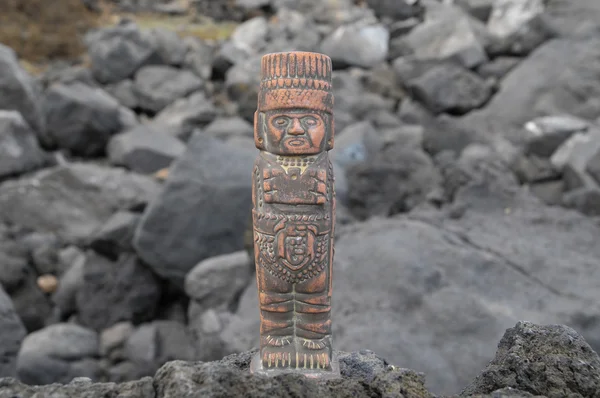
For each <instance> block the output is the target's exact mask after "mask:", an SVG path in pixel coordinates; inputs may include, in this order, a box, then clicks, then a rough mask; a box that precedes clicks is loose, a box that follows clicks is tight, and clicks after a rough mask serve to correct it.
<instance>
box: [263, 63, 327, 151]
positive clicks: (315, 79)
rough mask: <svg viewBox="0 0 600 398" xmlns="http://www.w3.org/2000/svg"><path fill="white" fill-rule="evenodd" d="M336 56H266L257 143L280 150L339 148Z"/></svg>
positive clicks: (264, 148)
mask: <svg viewBox="0 0 600 398" xmlns="http://www.w3.org/2000/svg"><path fill="white" fill-rule="evenodd" d="M331 70H332V68H331V59H330V58H329V57H327V56H326V55H322V54H317V53H308V52H289V53H276V54H267V55H265V56H264V57H263V58H262V79H261V84H260V92H259V95H258V109H257V111H256V113H255V115H254V141H255V144H256V147H257V148H258V149H261V150H265V151H267V152H271V153H274V154H277V155H315V154H318V153H320V152H323V151H328V150H330V149H332V148H333V134H334V133H333V130H334V127H333V126H334V122H333V114H332V112H333V94H332V90H331Z"/></svg>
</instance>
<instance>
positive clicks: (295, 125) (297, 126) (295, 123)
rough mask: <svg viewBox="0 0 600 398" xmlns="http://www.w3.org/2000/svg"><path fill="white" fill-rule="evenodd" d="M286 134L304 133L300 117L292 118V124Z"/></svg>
mask: <svg viewBox="0 0 600 398" xmlns="http://www.w3.org/2000/svg"><path fill="white" fill-rule="evenodd" d="M288 134H293V135H301V134H304V128H302V124H301V123H300V119H297V118H294V119H292V125H291V126H290V128H289V129H288Z"/></svg>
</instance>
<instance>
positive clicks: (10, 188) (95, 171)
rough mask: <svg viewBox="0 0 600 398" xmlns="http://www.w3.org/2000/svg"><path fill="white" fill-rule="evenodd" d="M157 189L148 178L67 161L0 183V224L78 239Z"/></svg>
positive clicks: (140, 202) (152, 180)
mask: <svg viewBox="0 0 600 398" xmlns="http://www.w3.org/2000/svg"><path fill="white" fill-rule="evenodd" d="M159 190H160V185H159V184H158V182H157V181H155V180H154V179H152V178H151V177H146V176H142V175H140V174H136V173H130V172H127V171H125V170H123V169H117V168H110V167H105V166H100V165H96V164H91V163H90V164H88V163H70V164H66V165H62V166H57V167H53V168H49V169H44V170H41V171H38V172H36V173H35V174H32V175H30V176H28V177H27V178H22V179H20V180H9V181H6V182H4V183H2V184H0V220H6V221H8V222H10V223H14V224H17V225H20V226H22V227H25V228H31V229H32V230H34V231H37V232H53V233H56V235H57V236H58V237H59V238H60V239H61V240H62V241H81V240H85V239H87V238H88V237H89V235H90V234H91V233H93V231H95V230H96V229H97V228H98V227H99V226H100V225H102V224H103V223H104V222H105V221H106V220H108V219H109V218H110V217H111V216H112V215H113V213H114V212H115V211H117V210H127V209H133V208H136V207H139V206H140V205H145V204H146V203H148V202H149V201H150V200H151V199H152V198H154V197H155V195H156V194H157V193H158V191H159Z"/></svg>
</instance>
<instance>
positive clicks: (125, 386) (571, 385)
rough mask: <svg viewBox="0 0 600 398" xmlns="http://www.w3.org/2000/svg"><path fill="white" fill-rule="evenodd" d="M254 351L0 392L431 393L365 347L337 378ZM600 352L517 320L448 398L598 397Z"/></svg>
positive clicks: (405, 396)
mask: <svg viewBox="0 0 600 398" xmlns="http://www.w3.org/2000/svg"><path fill="white" fill-rule="evenodd" d="M255 352H256V351H255V350H253V351H249V352H242V353H239V354H233V355H231V356H228V357H226V358H223V359H222V360H220V361H215V362H195V363H194V362H186V361H171V362H168V363H166V364H165V365H163V366H162V367H161V368H160V369H159V370H158V371H157V372H156V374H155V375H154V377H153V378H152V377H143V378H142V379H140V380H136V381H129V382H123V383H93V382H92V380H90V379H89V378H87V377H77V378H75V379H73V380H72V381H71V382H70V383H69V384H66V385H64V384H63V385H61V384H51V385H45V386H28V385H26V384H23V383H22V382H19V381H18V380H16V379H14V378H4V379H0V398H9V397H10V398H38V397H49V396H52V397H61V398H62V397H64V398H70V397H73V398H75V397H77V398H80V397H90V398H96V397H131V398H161V397H164V398H167V397H169V398H175V397H177V398H188V397H249V398H262V397H270V398H272V397H286V398H287V397H317V396H318V397H325V398H327V397H332V398H333V397H348V398H350V397H382V398H434V397H436V395H434V394H432V393H431V392H430V391H428V390H427V387H426V386H425V377H424V375H423V374H422V373H417V372H415V371H413V370H409V369H402V368H399V367H397V366H394V365H391V364H390V363H389V362H388V361H386V360H385V359H383V358H381V357H380V356H378V355H377V354H375V353H374V352H372V351H369V350H362V351H359V352H352V353H347V352H337V356H338V360H339V364H340V371H341V376H342V377H341V379H337V380H334V381H315V380H307V379H305V378H304V376H300V375H293V374H286V375H281V376H277V377H273V378H268V377H264V376H256V375H252V374H250V372H249V367H250V360H251V357H252V355H253V354H254V353H255ZM599 367H600V358H599V357H598V354H597V353H596V352H595V351H594V350H592V348H591V347H590V346H589V345H588V344H587V343H586V342H585V340H584V339H583V338H582V337H581V336H580V335H578V334H577V332H575V331H574V330H573V329H571V328H569V327H566V326H563V325H553V326H538V325H534V324H532V323H529V322H519V323H517V325H516V326H515V327H513V328H511V329H508V330H507V331H506V333H505V335H504V337H503V338H502V340H501V341H500V344H499V345H498V351H497V352H496V356H495V358H494V359H493V360H492V361H491V362H490V363H489V364H488V366H487V367H486V368H485V369H484V370H483V371H482V372H481V373H480V374H479V376H477V377H476V378H475V379H474V380H473V381H472V382H471V383H470V384H469V385H468V387H467V388H465V389H464V390H463V391H462V392H461V393H460V394H457V395H453V396H452V398H468V397H471V398H527V397H532V398H533V397H537V398H544V397H547V398H563V397H598V396H600V374H598V368H599Z"/></svg>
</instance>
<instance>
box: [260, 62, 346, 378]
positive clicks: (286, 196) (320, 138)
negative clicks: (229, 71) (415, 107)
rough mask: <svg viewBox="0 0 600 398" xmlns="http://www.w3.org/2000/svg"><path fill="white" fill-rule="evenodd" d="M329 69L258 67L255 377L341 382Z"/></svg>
mask: <svg viewBox="0 0 600 398" xmlns="http://www.w3.org/2000/svg"><path fill="white" fill-rule="evenodd" d="M331 70H332V69H331V59H330V58H329V57H327V56H325V55H322V54H316V53H307V52H290V53H276V54H268V55H265V56H264V57H263V59H262V80H261V85H260V92H259V98H258V110H257V112H256V114H255V118H254V132H255V133H254V139H255V144H256V147H257V148H258V149H260V154H259V155H258V157H257V159H256V162H255V166H254V173H253V185H252V189H253V227H254V258H255V264H256V279H257V282H258V295H259V303H260V318H261V322H260V352H259V353H258V355H257V356H256V357H255V358H254V359H253V361H252V365H251V371H252V372H259V373H266V374H277V373H281V372H290V371H291V372H297V373H303V374H305V375H306V376H309V377H325V378H331V377H338V375H339V367H338V364H337V361H336V359H335V358H334V357H333V356H332V355H333V351H332V346H331V277H332V273H331V271H332V270H331V268H332V263H333V239H334V226H335V192H334V185H333V167H332V164H331V162H330V160H329V157H328V154H327V151H329V150H330V149H332V147H333V135H334V122H333V114H332V111H333V94H332V88H331Z"/></svg>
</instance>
